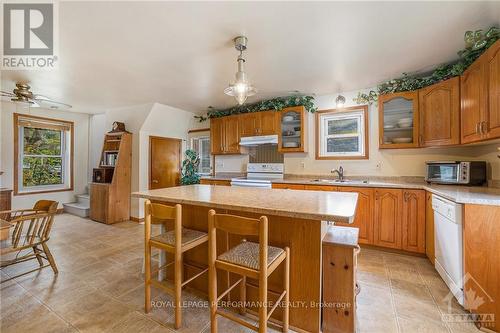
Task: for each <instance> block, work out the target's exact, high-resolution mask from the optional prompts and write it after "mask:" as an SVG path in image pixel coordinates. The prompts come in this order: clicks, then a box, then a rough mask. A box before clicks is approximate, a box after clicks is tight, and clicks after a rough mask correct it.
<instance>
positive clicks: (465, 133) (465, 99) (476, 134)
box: [460, 61, 486, 143]
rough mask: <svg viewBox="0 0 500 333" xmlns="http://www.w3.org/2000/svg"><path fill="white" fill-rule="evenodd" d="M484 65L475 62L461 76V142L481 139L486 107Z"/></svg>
mask: <svg viewBox="0 0 500 333" xmlns="http://www.w3.org/2000/svg"><path fill="white" fill-rule="evenodd" d="M483 77H484V66H482V64H481V62H479V61H476V62H474V63H473V64H472V65H471V66H470V67H469V68H468V69H467V70H466V71H465V72H464V73H463V74H462V76H461V77H460V87H461V118H462V119H461V142H462V143H470V142H476V141H480V140H481V139H482V134H481V129H480V127H481V120H482V114H483V113H484V112H485V111H484V110H485V108H486V89H485V87H484V82H483Z"/></svg>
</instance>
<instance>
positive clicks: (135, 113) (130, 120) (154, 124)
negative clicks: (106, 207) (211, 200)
mask: <svg viewBox="0 0 500 333" xmlns="http://www.w3.org/2000/svg"><path fill="white" fill-rule="evenodd" d="M92 118H93V119H92V123H94V122H95V123H99V125H95V126H91V128H92V131H91V135H92V137H93V140H94V139H95V141H96V143H95V144H92V146H91V153H90V156H91V157H92V158H93V159H94V161H93V162H92V163H94V165H95V166H93V167H97V165H98V164H99V159H100V154H101V149H102V140H103V139H102V138H103V136H104V133H105V132H108V131H110V130H111V125H112V123H113V122H114V121H120V122H123V123H125V127H126V129H127V130H128V131H129V132H132V192H135V191H140V190H147V189H148V185H149V184H148V177H149V136H162V137H168V138H176V139H182V140H183V143H184V144H183V149H185V147H186V145H185V144H186V139H187V135H188V134H187V132H188V130H189V129H191V128H195V127H197V126H198V127H199V125H198V124H197V122H196V120H195V119H194V114H193V113H191V112H188V111H184V110H181V109H177V108H174V107H170V106H168V105H163V104H159V103H153V104H144V105H136V106H131V107H124V108H118V109H112V110H107V111H106V112H105V113H104V115H95V116H92ZM101 123H104V126H100V124H101ZM143 204H144V203H143V200H140V199H132V201H131V209H130V216H133V217H137V218H142V217H143V216H144V213H143V210H144V208H143Z"/></svg>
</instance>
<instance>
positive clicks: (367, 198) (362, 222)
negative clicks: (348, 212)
mask: <svg viewBox="0 0 500 333" xmlns="http://www.w3.org/2000/svg"><path fill="white" fill-rule="evenodd" d="M337 190H338V191H340V192H355V193H358V204H357V207H356V216H355V217H354V222H353V223H352V224H344V223H336V224H338V225H345V226H350V227H356V228H359V243H360V244H373V209H374V207H373V205H374V200H373V199H374V191H373V189H371V188H359V187H343V186H339V187H338V189H337Z"/></svg>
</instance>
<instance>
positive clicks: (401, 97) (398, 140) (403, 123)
mask: <svg viewBox="0 0 500 333" xmlns="http://www.w3.org/2000/svg"><path fill="white" fill-rule="evenodd" d="M378 112H379V135H380V138H379V140H380V144H379V147H380V148H414V147H418V146H419V143H418V121H419V117H418V92H417V91H410V92H402V93H394V94H386V95H380V96H379V104H378Z"/></svg>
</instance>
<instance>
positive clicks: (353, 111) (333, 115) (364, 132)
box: [316, 106, 368, 159]
mask: <svg viewBox="0 0 500 333" xmlns="http://www.w3.org/2000/svg"><path fill="white" fill-rule="evenodd" d="M347 109H348V110H346V111H345V112H342V111H336V110H331V112H326V111H325V112H323V113H321V112H320V113H318V120H317V121H318V124H317V128H318V133H317V135H318V141H317V142H318V146H317V147H316V149H317V150H318V151H317V159H342V158H346V159H353V158H354V159H367V158H368V147H367V145H368V142H367V141H368V140H367V136H368V129H367V128H365V127H366V126H367V122H368V119H365V117H368V112H367V107H366V106H362V107H352V108H347ZM353 118H354V119H356V121H357V123H358V132H357V134H354V135H353V134H336V135H328V134H327V133H328V121H330V120H340V119H353ZM342 137H347V138H350V137H357V138H358V147H359V148H360V149H359V150H358V151H357V152H327V139H328V138H342Z"/></svg>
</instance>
